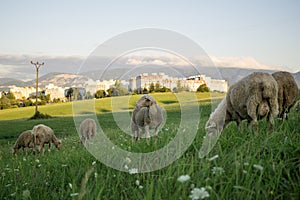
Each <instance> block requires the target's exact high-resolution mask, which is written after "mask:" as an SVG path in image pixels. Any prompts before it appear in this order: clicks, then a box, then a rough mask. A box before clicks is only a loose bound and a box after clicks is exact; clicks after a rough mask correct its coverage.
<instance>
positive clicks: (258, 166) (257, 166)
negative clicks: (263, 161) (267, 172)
mask: <svg viewBox="0 0 300 200" xmlns="http://www.w3.org/2000/svg"><path fill="white" fill-rule="evenodd" d="M253 167H254V168H255V169H258V170H260V171H262V170H264V167H263V166H261V165H256V164H254V165H253Z"/></svg>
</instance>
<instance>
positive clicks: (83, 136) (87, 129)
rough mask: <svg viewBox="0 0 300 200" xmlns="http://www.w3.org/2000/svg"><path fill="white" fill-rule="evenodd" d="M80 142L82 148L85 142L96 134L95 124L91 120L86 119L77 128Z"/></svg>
mask: <svg viewBox="0 0 300 200" xmlns="http://www.w3.org/2000/svg"><path fill="white" fill-rule="evenodd" d="M79 130H80V140H81V142H82V143H83V145H84V146H86V145H87V142H88V141H90V140H91V139H93V138H94V137H95V135H96V132H97V126H96V122H95V120H93V119H90V118H87V119H85V120H83V121H82V122H81V124H80V126H79Z"/></svg>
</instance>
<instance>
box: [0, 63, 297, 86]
mask: <svg viewBox="0 0 300 200" xmlns="http://www.w3.org/2000/svg"><path fill="white" fill-rule="evenodd" d="M198 71H200V72H199V73H200V74H202V75H206V76H210V77H212V78H214V79H224V80H226V81H227V82H228V85H229V86H230V85H232V84H233V83H235V82H237V81H238V80H240V79H241V78H243V77H245V76H247V75H249V74H250V73H253V72H257V71H261V72H267V73H273V72H275V70H258V69H244V68H218V69H216V68H212V67H203V68H201V70H198ZM144 72H145V71H144V69H141V68H137V69H134V70H129V69H128V68H114V69H111V70H95V71H88V72H83V73H80V74H71V73H59V72H52V73H48V74H46V75H43V76H41V77H39V86H40V87H44V86H46V85H48V84H54V85H56V86H60V87H71V86H80V85H84V84H86V83H92V82H94V81H95V80H99V79H100V80H109V79H121V80H127V81H128V80H129V79H130V78H131V77H135V76H137V75H139V74H141V73H144ZM146 72H147V73H161V72H163V73H165V74H167V75H169V76H173V77H187V76H190V75H196V74H195V69H194V68H192V67H185V68H182V67H177V68H176V67H173V68H172V70H170V68H162V67H159V66H153V67H148V68H147V71H146ZM292 75H293V76H294V78H295V80H296V82H297V84H298V87H300V71H299V72H297V73H293V74H292ZM10 85H16V86H19V87H23V86H35V80H30V81H21V80H17V79H13V78H0V86H2V88H3V87H6V86H10Z"/></svg>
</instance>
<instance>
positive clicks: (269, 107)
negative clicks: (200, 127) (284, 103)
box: [205, 72, 278, 134]
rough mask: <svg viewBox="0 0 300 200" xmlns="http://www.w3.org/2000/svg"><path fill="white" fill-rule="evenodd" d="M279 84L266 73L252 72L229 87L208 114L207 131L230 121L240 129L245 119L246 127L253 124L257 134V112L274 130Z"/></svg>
mask: <svg viewBox="0 0 300 200" xmlns="http://www.w3.org/2000/svg"><path fill="white" fill-rule="evenodd" d="M277 95H278V85H277V82H276V81H275V79H274V78H273V77H272V76H271V75H270V74H267V73H262V72H254V73H252V74H250V75H248V76H247V77H245V78H243V79H242V80H240V81H238V82H237V83H235V84H234V85H233V86H231V87H230V89H229V91H228V93H227V95H226V97H225V98H224V99H223V100H222V101H221V103H220V104H219V106H218V107H217V109H216V110H215V111H214V112H213V113H212V114H211V116H210V118H209V120H208V121H207V123H206V128H205V129H206V132H207V133H209V132H212V131H218V132H222V131H223V129H224V128H225V127H226V126H227V125H228V123H229V122H231V121H236V122H237V124H238V126H239V128H240V126H241V122H242V120H244V119H247V120H248V129H249V130H251V128H252V126H254V127H255V133H256V134H257V133H258V127H257V115H259V116H260V117H261V118H262V117H264V116H267V117H268V120H269V123H270V129H271V130H272V131H273V129H274V117H275V116H277V114H278V102H277Z"/></svg>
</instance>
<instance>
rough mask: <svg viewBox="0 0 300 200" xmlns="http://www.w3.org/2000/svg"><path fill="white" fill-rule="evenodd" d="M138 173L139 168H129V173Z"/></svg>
mask: <svg viewBox="0 0 300 200" xmlns="http://www.w3.org/2000/svg"><path fill="white" fill-rule="evenodd" d="M137 173H138V169H137V168H132V169H129V174H137Z"/></svg>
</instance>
